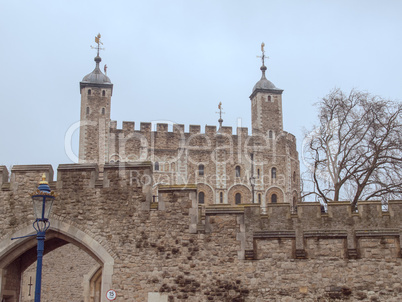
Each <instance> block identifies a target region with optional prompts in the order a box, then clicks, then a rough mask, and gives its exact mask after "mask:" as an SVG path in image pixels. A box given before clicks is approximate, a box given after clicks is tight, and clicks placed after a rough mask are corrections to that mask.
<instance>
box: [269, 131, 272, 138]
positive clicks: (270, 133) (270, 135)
mask: <svg viewBox="0 0 402 302" xmlns="http://www.w3.org/2000/svg"><path fill="white" fill-rule="evenodd" d="M268 133H269V134H268V137H269V138H272V137H273V134H272V130H269V132H268Z"/></svg>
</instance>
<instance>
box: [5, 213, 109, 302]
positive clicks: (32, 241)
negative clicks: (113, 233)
mask: <svg viewBox="0 0 402 302" xmlns="http://www.w3.org/2000/svg"><path fill="white" fill-rule="evenodd" d="M31 234H34V230H33V228H32V225H26V226H24V227H22V228H21V229H19V230H18V231H16V232H14V233H13V234H9V235H8V236H4V237H3V238H2V239H1V241H0V299H4V298H6V297H7V299H8V300H6V301H7V302H8V301H10V302H14V301H18V296H19V292H20V291H21V288H20V287H19V285H18V284H16V285H15V286H14V287H11V289H10V288H9V286H10V284H11V285H12V284H13V283H12V282H8V284H7V278H9V281H10V280H11V279H13V278H12V277H14V280H13V281H15V280H16V277H17V275H18V277H19V281H21V274H22V272H23V270H24V269H25V268H27V267H28V266H29V265H30V264H32V263H33V262H35V261H36V244H37V243H36V238H35V237H28V238H22V239H18V240H11V238H13V237H21V236H26V235H31ZM67 243H72V244H74V245H76V246H78V247H79V248H80V249H82V250H84V251H85V252H86V253H87V254H89V255H90V256H91V257H92V258H93V259H94V260H96V262H97V263H99V267H100V268H101V270H100V271H101V273H99V272H100V271H99V270H98V271H97V272H98V276H97V283H98V284H99V285H100V292H101V293H102V294H101V297H100V301H101V302H106V301H107V299H106V296H105V293H106V291H107V290H109V289H110V288H111V286H112V276H113V267H114V259H113V257H112V256H111V255H110V254H109V252H108V251H107V250H106V249H105V248H104V247H103V246H102V245H101V244H99V243H98V242H97V241H96V240H95V239H94V238H92V237H91V236H90V235H88V234H87V233H85V232H83V231H82V230H80V229H78V228H77V227H75V226H73V225H71V224H68V223H66V222H64V221H60V220H58V219H55V218H54V217H52V218H51V226H50V228H49V230H48V232H47V233H46V242H45V253H48V252H50V251H52V250H54V249H57V248H59V247H61V246H63V245H65V244H67ZM32 251H35V253H33V252H32ZM33 255H34V257H33ZM21 256H23V257H22V258H21ZM16 261H19V263H18V264H16ZM10 266H11V268H12V269H13V270H14V272H13V270H12V269H10ZM18 269H19V271H18ZM10 271H11V273H12V274H13V275H11V273H10ZM99 275H101V279H99ZM91 279H92V278H91ZM92 280H93V279H92ZM99 280H101V281H100V282H99ZM14 283H16V282H14ZM6 286H8V287H6ZM88 301H89V300H88Z"/></svg>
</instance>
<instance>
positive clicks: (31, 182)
mask: <svg viewBox="0 0 402 302" xmlns="http://www.w3.org/2000/svg"><path fill="white" fill-rule="evenodd" d="M152 169H153V165H152V164H151V162H138V163H124V162H122V163H107V164H105V165H104V167H103V171H100V169H99V168H98V166H97V165H96V164H62V165H59V166H58V168H57V180H56V181H53V177H54V176H53V168H52V166H50V165H31V166H26V165H24V166H13V167H12V168H11V173H9V171H8V170H7V168H6V167H4V166H0V181H1V182H2V183H1V190H0V203H1V205H0V206H1V207H2V212H1V213H0V222H1V223H2V228H1V230H0V238H3V242H2V244H3V246H6V244H5V242H6V243H7V244H12V242H11V240H10V239H9V238H10V237H12V236H14V235H13V234H15V233H16V232H17V231H18V230H21V229H22V228H26V227H27V220H28V221H32V220H33V219H34V218H33V215H32V206H31V197H30V195H29V193H31V192H32V191H34V190H35V189H36V188H37V186H38V182H39V180H40V179H41V176H42V174H43V173H45V174H46V176H47V178H48V180H49V185H50V187H51V189H52V190H53V191H55V193H56V195H57V198H56V201H55V203H54V205H53V210H52V215H51V217H50V223H51V226H53V227H55V228H56V229H55V230H57V227H58V226H60V225H62V226H63V232H64V233H67V234H68V232H72V233H73V234H80V235H79V236H81V237H82V236H84V235H83V234H86V235H85V236H86V237H85V240H84V239H83V242H87V243H88V244H89V245H90V246H91V244H95V243H96V244H97V245H96V247H97V248H98V247H99V246H101V247H103V248H104V249H107V250H108V251H109V253H110V254H112V255H116V257H115V261H116V265H118V266H117V267H119V266H122V267H124V269H125V267H127V265H126V264H125V263H126V262H120V261H121V260H120V259H125V258H127V257H131V258H132V259H134V261H133V263H138V264H139V265H140V266H144V263H150V265H151V266H152V267H151V268H148V267H146V268H145V269H143V267H141V269H137V270H138V271H139V274H141V276H142V277H141V278H142V279H144V280H155V279H152V278H155V271H156V269H157V267H161V266H164V267H167V269H166V270H169V271H170V272H171V273H170V274H171V275H170V277H169V276H168V275H165V276H162V275H158V278H159V279H160V281H161V282H160V283H158V284H159V285H157V286H156V287H155V288H150V289H145V290H143V289H138V290H136V292H141V291H144V292H145V294H144V295H146V294H147V293H148V292H149V291H153V292H159V290H160V288H163V287H160V286H162V284H173V283H174V282H175V281H174V280H176V279H177V278H178V277H177V276H180V275H182V274H183V271H184V272H188V273H184V274H188V275H189V276H190V277H192V276H194V278H196V279H197V280H199V281H197V282H199V283H200V284H202V286H203V287H205V286H210V284H213V282H214V281H213V279H211V280H209V279H208V280H207V281H204V280H205V276H209V274H210V273H211V272H212V271H213V270H214V269H216V267H217V266H219V270H220V271H219V275H222V272H223V274H224V278H225V279H229V280H233V283H235V280H240V281H239V282H242V283H241V284H244V285H243V286H244V287H245V288H246V289H247V290H248V291H249V292H250V299H253V300H255V299H254V298H255V297H259V296H258V295H259V294H258V291H257V290H254V289H255V288H257V289H258V288H261V287H262V286H266V285H264V284H266V283H267V281H266V279H267V278H270V279H269V283H272V282H276V281H275V280H276V278H277V277H276V276H286V278H290V281H289V282H291V283H292V284H297V287H296V288H295V289H294V290H292V291H291V295H292V297H296V298H297V299H299V298H298V297H301V298H300V299H302V298H303V297H304V296H300V289H302V290H305V289H306V288H307V289H308V291H309V293H310V296H312V297H315V296H320V295H324V294H325V295H327V294H326V291H327V292H328V290H327V288H329V289H331V290H330V291H329V292H330V293H332V292H333V291H336V290H337V288H338V287H339V288H340V287H341V286H342V288H343V287H345V286H346V287H345V288H348V289H349V290H350V291H351V292H352V295H354V296H353V297H360V296H361V295H362V294H361V292H362V291H367V292H369V291H370V292H371V291H373V290H374V291H376V292H379V291H380V290H381V289H382V288H383V285H384V284H385V285H386V286H387V287H392V286H394V284H397V286H400V278H399V275H398V270H397V268H398V267H400V264H401V242H400V238H401V230H402V221H401V219H400V217H401V215H402V200H395V201H390V202H389V205H388V211H386V212H385V211H383V209H382V205H381V202H379V201H370V202H367V201H364V202H359V203H358V211H357V212H353V211H352V208H351V206H350V204H349V203H348V202H331V203H329V204H328V207H327V212H326V213H324V212H322V211H321V205H320V204H319V203H314V202H312V203H308V202H306V203H299V204H298V205H297V211H295V209H294V208H292V207H291V206H290V204H287V203H277V204H268V205H267V206H265V207H262V206H261V205H260V204H247V203H242V204H239V205H230V204H213V205H200V204H198V200H197V193H198V192H197V186H196V185H191V184H182V185H179V184H176V185H159V191H158V196H152V186H153V185H154V183H153V171H152ZM27 218H28V219H27ZM52 231H53V232H54V230H53V229H52ZM22 235H23V234H22ZM81 237H80V238H81ZM50 240H51V239H49V242H48V241H47V244H50V242H51V241H50ZM1 251H2V250H1V249H0V252H1ZM3 252H4V251H3ZM131 258H130V259H131ZM166 259H168V261H166ZM58 261H61V262H62V263H63V261H64V260H63V259H60V260H58ZM147 261H148V262H147ZM155 262H156V263H155ZM379 265H381V267H382V269H381V270H378V267H379ZM183 266H185V268H184V270H183V269H182V267H183ZM144 267H145V266H144ZM195 267H197V269H193V268H195ZM178 268H179V270H178V271H175V269H178ZM234 268H235V269H236V272H235V275H234V276H233V277H232V275H231V272H232V271H233V269H234ZM261 270H265V271H266V275H265V277H263V278H262V277H261V278H257V277H256V278H255V280H256V281H255V282H257V284H254V283H253V282H249V281H248V280H249V277H247V274H254V275H256V276H258V274H260V273H261ZM367 270H371V271H372V272H375V273H372V274H373V276H372V277H370V278H371V279H367V278H368V277H367ZM345 272H347V274H349V276H350V275H353V276H354V278H355V279H354V280H362V282H363V281H364V282H365V283H364V286H360V285H359V284H360V283H358V282H356V284H357V285H355V284H354V283H350V282H348V281H347V280H346V279H344V278H342V277H341V276H342V274H343V273H345ZM125 273H127V274H130V273H132V269H131V270H130V269H125ZM227 276H229V277H227ZM300 276H308V278H302V279H300ZM321 276H325V278H322V277H321ZM113 277H114V279H113V280H114V281H113V282H116V284H114V283H113V287H116V286H118V284H120V283H121V282H122V280H124V278H125V277H121V276H120V275H114V276H113ZM121 278H122V279H121ZM260 279H261V280H262V281H259V280H260ZM115 280H116V281H115ZM378 280H380V281H381V282H382V283H381V284H378ZM158 282H159V281H158ZM236 282H237V281H236ZM317 284H319V286H318V288H317ZM275 288H280V289H283V290H286V288H288V285H287V284H285V285H284V284H283V281H282V280H279V281H278V283H277V284H275ZM120 290H121V291H122V289H120ZM171 294H174V295H175V294H176V293H175V292H171ZM337 294H338V292H337ZM194 295H198V296H197V297H201V298H200V299H204V298H205V297H204V296H205V293H204V292H203V291H198V290H197V289H196V290H195V291H194ZM208 295H210V294H209V291H208ZM271 296H274V297H277V296H281V295H280V294H275V293H274V294H272V290H271V292H269V296H268V295H265V294H264V296H263V297H264V298H263V300H262V301H267V300H268V298H269V297H271ZM211 297H213V295H212V296H211ZM387 297H388V296H387ZM296 298H295V299H296ZM297 299H296V300H297ZM300 299H299V300H300ZM215 301H220V300H219V297H218V300H215ZM384 301H385V300H384Z"/></svg>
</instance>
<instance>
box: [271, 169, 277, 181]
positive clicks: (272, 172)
mask: <svg viewBox="0 0 402 302" xmlns="http://www.w3.org/2000/svg"><path fill="white" fill-rule="evenodd" d="M271 178H272V179H275V178H276V168H272V169H271Z"/></svg>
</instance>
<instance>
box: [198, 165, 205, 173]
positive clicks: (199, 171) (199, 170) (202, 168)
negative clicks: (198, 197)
mask: <svg viewBox="0 0 402 302" xmlns="http://www.w3.org/2000/svg"><path fill="white" fill-rule="evenodd" d="M198 175H199V176H204V165H202V164H201V165H198Z"/></svg>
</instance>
